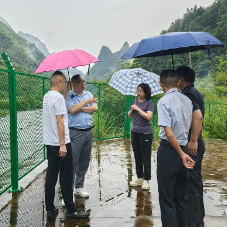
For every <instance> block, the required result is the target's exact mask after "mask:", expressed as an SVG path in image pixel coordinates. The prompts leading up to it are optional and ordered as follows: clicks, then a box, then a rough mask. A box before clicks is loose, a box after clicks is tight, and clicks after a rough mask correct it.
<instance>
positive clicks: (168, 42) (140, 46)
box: [121, 32, 224, 68]
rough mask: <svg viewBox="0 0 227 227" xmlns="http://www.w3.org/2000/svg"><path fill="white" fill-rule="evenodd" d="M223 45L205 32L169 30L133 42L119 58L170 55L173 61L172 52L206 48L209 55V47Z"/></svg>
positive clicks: (177, 52)
mask: <svg viewBox="0 0 227 227" xmlns="http://www.w3.org/2000/svg"><path fill="white" fill-rule="evenodd" d="M223 46H224V45H223V43H222V42H221V41H219V40H218V39H217V38H215V37H214V36H212V35H211V34H209V33H207V32H169V33H166V34H164V35H160V36H155V37H151V38H147V39H143V40H142V41H140V42H138V43H134V44H133V45H132V46H131V47H130V48H129V49H128V50H127V51H126V52H125V53H124V55H123V56H122V57H121V58H145V57H157V56H163V55H172V61H173V55H174V54H183V53H188V52H193V51H197V50H208V55H210V53H209V51H210V48H213V47H223ZM209 57H210V56H209ZM173 68H174V61H173Z"/></svg>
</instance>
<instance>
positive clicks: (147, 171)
mask: <svg viewBox="0 0 227 227" xmlns="http://www.w3.org/2000/svg"><path fill="white" fill-rule="evenodd" d="M152 139H153V138H152V134H143V133H137V132H131V143H132V149H133V152H134V157H135V163H136V174H137V177H138V178H144V180H150V179H151V145H152Z"/></svg>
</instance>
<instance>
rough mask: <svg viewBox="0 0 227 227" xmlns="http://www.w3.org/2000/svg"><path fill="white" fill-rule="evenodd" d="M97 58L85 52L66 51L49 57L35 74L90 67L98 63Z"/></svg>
mask: <svg viewBox="0 0 227 227" xmlns="http://www.w3.org/2000/svg"><path fill="white" fill-rule="evenodd" d="M98 61H100V60H98V59H97V58H95V57H94V56H92V55H90V54H88V53H87V52H85V51H83V50H64V51H61V52H57V53H53V54H50V55H49V56H47V57H46V58H45V59H44V60H43V61H42V62H41V64H40V65H39V67H38V69H36V71H35V73H34V74H36V73H42V72H50V71H56V70H59V69H68V68H69V67H73V68H75V67H77V66H84V65H89V66H90V63H95V62H98Z"/></svg>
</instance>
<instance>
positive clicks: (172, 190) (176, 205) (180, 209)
mask: <svg viewBox="0 0 227 227" xmlns="http://www.w3.org/2000/svg"><path fill="white" fill-rule="evenodd" d="M181 148H182V150H183V151H184V152H185V153H186V154H187V153H188V150H187V147H186V146H184V147H183V146H182V147H181ZM157 180H158V192H159V204H160V209H161V220H162V226H163V227H185V226H186V224H187V218H188V181H189V171H188V169H186V168H185V167H184V165H183V164H182V159H181V158H180V156H179V155H178V153H177V152H176V151H175V150H174V149H173V147H172V146H171V145H170V144H161V143H160V147H159V148H158V153H157Z"/></svg>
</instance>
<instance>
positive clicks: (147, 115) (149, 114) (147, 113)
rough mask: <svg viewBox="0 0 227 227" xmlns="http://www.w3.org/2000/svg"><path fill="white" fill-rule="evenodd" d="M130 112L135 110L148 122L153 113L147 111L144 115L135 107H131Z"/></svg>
mask: <svg viewBox="0 0 227 227" xmlns="http://www.w3.org/2000/svg"><path fill="white" fill-rule="evenodd" d="M131 110H136V111H138V113H139V114H140V116H141V117H143V118H145V119H146V120H148V121H150V120H151V118H152V115H153V112H151V111H147V112H146V113H145V112H144V111H142V110H141V109H140V108H139V107H138V106H137V105H135V104H134V105H132V106H131Z"/></svg>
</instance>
